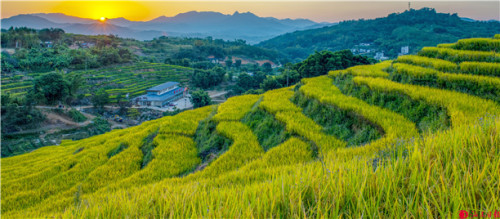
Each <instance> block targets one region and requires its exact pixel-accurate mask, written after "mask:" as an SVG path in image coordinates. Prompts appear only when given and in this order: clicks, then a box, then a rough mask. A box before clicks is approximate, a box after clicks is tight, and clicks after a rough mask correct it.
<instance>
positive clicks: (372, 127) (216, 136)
mask: <svg viewBox="0 0 500 219" xmlns="http://www.w3.org/2000/svg"><path fill="white" fill-rule="evenodd" d="M499 50H500V35H496V36H495V37H494V38H491V39H464V40H459V41H458V42H456V43H453V44H442V45H438V46H437V47H432V48H430V47H429V48H424V49H422V50H421V51H420V52H419V54H418V55H408V56H402V57H399V58H398V59H396V60H394V61H386V62H382V63H378V64H375V65H369V66H355V67H352V68H349V69H346V70H339V71H331V72H330V73H329V74H328V75H325V76H320V77H316V78H307V79H304V80H302V82H301V83H299V84H297V85H295V86H292V87H286V88H281V89H277V90H272V91H269V92H266V93H264V94H262V95H245V96H237V97H233V98H230V99H229V100H228V101H227V102H225V103H223V104H220V105H218V106H207V107H203V108H198V109H195V110H191V111H185V112H183V113H180V114H178V115H176V116H172V117H170V116H169V117H163V118H161V119H158V120H154V121H149V122H145V123H143V124H142V125H140V126H136V127H133V128H128V129H123V130H114V131H112V132H109V133H107V134H103V135H99V136H94V137H91V138H88V139H84V140H79V141H63V143H62V144H61V145H58V146H49V147H44V148H41V149H38V150H36V151H33V152H31V153H28V154H24V155H20V156H15V157H10V158H5V159H2V167H1V168H2V182H1V184H2V203H1V204H2V206H1V210H2V216H3V217H5V218H30V217H56V218H60V217H63V218H72V217H85V218H125V217H126V218H139V217H140V218H146V217H147V218H163V217H176V218H178V217H180V218H197V217H223V218H250V217H257V218H271V217H279V218H288V217H319V218H333V217H348V218H360V217H367V218H386V217H392V218H403V217H404V218H424V217H428V218H457V217H458V215H459V212H460V211H462V210H465V211H469V212H470V211H480V212H495V210H499V211H500V183H499V181H500V171H499V170H500V105H499V103H500V55H499V53H498V52H499Z"/></svg>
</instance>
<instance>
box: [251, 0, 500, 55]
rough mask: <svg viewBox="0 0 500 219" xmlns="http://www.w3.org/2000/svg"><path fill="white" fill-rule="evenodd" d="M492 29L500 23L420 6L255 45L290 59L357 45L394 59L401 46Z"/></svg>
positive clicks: (449, 39) (433, 43) (429, 43)
mask: <svg viewBox="0 0 500 219" xmlns="http://www.w3.org/2000/svg"><path fill="white" fill-rule="evenodd" d="M495 32H500V22H497V21H491V22H482V21H474V22H470V21H464V20H463V19H461V18H460V17H458V16H457V14H444V13H436V11H435V10H434V9H429V8H423V9H420V10H413V9H412V10H410V11H405V12H403V13H394V14H390V15H388V16H387V17H383V18H377V19H373V20H364V19H361V20H352V21H343V22H340V23H339V24H338V25H334V26H329V27H323V28H318V29H310V30H304V31H296V32H293V33H287V34H284V35H281V36H278V37H275V38H273V39H270V40H267V41H264V42H261V43H260V44H258V45H259V46H262V47H265V48H269V49H276V50H279V51H281V52H282V53H283V54H286V55H287V56H288V57H289V58H290V59H295V58H302V59H303V58H306V57H307V56H308V55H309V54H311V53H313V52H314V51H321V50H330V51H336V50H342V49H360V48H361V49H364V50H361V51H364V52H366V53H367V54H370V55H371V56H372V57H373V56H374V55H375V54H376V53H377V52H384V54H385V56H388V57H389V58H395V57H397V55H398V53H400V52H401V47H404V46H409V49H410V51H409V52H410V53H416V52H418V51H419V50H420V49H421V48H422V47H424V46H436V45H437V44H439V43H444V42H450V43H451V42H455V41H457V40H458V39H461V38H470V37H489V36H491V33H495ZM368 50H370V51H368Z"/></svg>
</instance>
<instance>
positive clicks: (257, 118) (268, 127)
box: [241, 108, 291, 151]
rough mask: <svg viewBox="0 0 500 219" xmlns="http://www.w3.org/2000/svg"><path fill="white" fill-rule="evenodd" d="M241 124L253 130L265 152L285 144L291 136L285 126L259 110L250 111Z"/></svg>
mask: <svg viewBox="0 0 500 219" xmlns="http://www.w3.org/2000/svg"><path fill="white" fill-rule="evenodd" d="M241 122H242V123H243V124H245V125H247V126H248V127H250V129H252V131H253V133H255V135H256V136H257V139H258V140H259V143H260V145H261V146H262V148H263V149H264V151H268V150H269V149H271V148H273V147H275V146H277V145H279V144H280V143H282V142H285V141H286V140H287V139H288V138H290V136H291V134H290V133H289V132H287V131H286V129H285V126H284V125H283V124H281V123H280V122H279V121H278V120H276V119H275V118H274V117H273V116H272V115H271V114H269V113H268V112H266V111H264V110H262V109H259V108H254V109H253V110H252V111H250V112H249V113H248V114H247V115H246V116H245V117H244V118H243V120H241Z"/></svg>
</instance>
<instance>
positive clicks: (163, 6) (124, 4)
mask: <svg viewBox="0 0 500 219" xmlns="http://www.w3.org/2000/svg"><path fill="white" fill-rule="evenodd" d="M411 4H412V8H417V9H418V8H422V7H432V8H436V10H437V11H438V12H445V13H458V15H459V16H461V17H469V18H473V19H478V20H490V19H496V20H500V12H499V8H500V3H499V2H498V1H487V2H478V1H475V2H464V1H457V2H452V1H447V2H429V1H418V2H412V3H411ZM1 5H2V18H6V17H11V16H14V15H17V14H25V13H55V12H60V13H64V14H67V15H73V16H78V17H85V18H92V19H98V18H100V17H107V18H116V17H125V18H127V19H129V20H151V19H153V18H156V17H158V16H162V15H165V16H174V15H176V14H178V13H183V12H188V11H217V12H221V13H224V14H232V13H234V12H235V11H240V12H246V11H250V12H253V13H255V14H256V15H258V16H262V17H271V16H272V17H277V18H308V19H311V20H314V21H327V22H337V21H342V20H352V19H359V18H375V17H383V16H386V15H387V14H389V13H393V12H402V11H404V10H405V9H407V8H408V2H406V1H391V2H379V1H364V2H361V1H356V2H339V1H321V2H311V1H307V2H306V1H293V2H289V1H273V2H269V1H268V2H265V1H216V2H214V1H182V2H181V1H35V2H33V1H31V2H26V1H17V0H7V1H5V0H2V3H1Z"/></svg>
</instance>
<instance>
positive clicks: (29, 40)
mask: <svg viewBox="0 0 500 219" xmlns="http://www.w3.org/2000/svg"><path fill="white" fill-rule="evenodd" d="M81 40H85V41H86V42H88V43H92V45H95V46H93V47H91V48H89V47H81V48H78V49H71V48H70V46H72V45H73V44H77V42H80V41H81ZM1 41H2V42H1V43H2V47H3V48H18V50H17V51H16V52H15V53H14V55H12V56H11V55H9V54H6V53H3V54H2V56H6V58H7V59H4V58H3V57H2V71H5V72H13V71H15V70H22V71H28V72H47V71H52V70H55V69H59V70H61V69H64V68H69V69H85V68H96V67H101V66H106V65H111V64H117V63H128V62H131V61H133V60H134V59H135V57H134V55H133V54H132V52H131V51H130V50H129V49H127V48H123V47H117V46H118V44H119V42H118V41H119V40H118V38H117V37H114V36H85V37H83V36H75V35H73V34H65V33H64V31H63V30H61V29H42V30H34V29H30V28H24V27H22V28H12V27H11V28H10V29H9V30H2V40H1Z"/></svg>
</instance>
